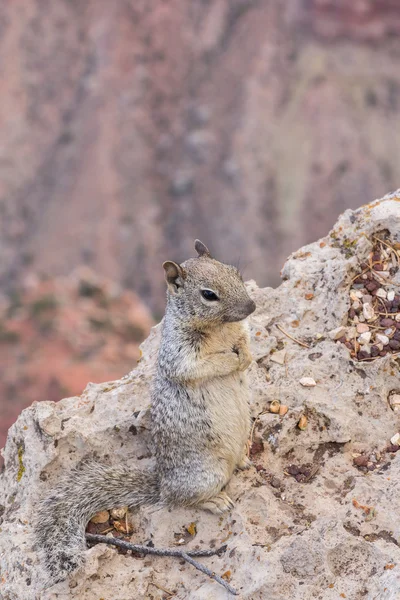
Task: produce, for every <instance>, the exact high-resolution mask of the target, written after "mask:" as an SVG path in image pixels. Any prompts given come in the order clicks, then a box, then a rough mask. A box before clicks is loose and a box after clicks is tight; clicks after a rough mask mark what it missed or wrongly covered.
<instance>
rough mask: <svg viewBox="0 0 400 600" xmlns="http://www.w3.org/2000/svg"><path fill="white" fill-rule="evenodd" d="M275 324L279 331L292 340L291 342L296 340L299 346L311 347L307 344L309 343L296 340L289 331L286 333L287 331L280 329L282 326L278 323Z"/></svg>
mask: <svg viewBox="0 0 400 600" xmlns="http://www.w3.org/2000/svg"><path fill="white" fill-rule="evenodd" d="M275 326H276V327H277V328H278V329H279V331H281V332H282V333H284V334H285V335H286V336H287V337H288V338H290V339H291V340H293V342H296V344H300V346H304V348H311V346H309V344H306V343H305V342H300V340H297V339H296V338H294V337H293V336H291V335H290V333H288V332H287V331H285V330H284V329H282V327H281V326H280V325H278V323H275Z"/></svg>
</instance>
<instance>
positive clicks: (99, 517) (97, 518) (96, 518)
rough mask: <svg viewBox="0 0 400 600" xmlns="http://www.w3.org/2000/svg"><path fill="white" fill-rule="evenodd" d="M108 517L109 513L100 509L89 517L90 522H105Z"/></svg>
mask: <svg viewBox="0 0 400 600" xmlns="http://www.w3.org/2000/svg"><path fill="white" fill-rule="evenodd" d="M109 518H110V513H109V512H108V510H101V511H100V512H98V513H96V514H95V515H93V517H92V518H91V519H90V522H91V523H106V522H107V521H108V519H109Z"/></svg>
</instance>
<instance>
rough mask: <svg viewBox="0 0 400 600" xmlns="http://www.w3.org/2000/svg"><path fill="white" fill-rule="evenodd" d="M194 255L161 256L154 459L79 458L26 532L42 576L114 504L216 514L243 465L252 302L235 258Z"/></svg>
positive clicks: (81, 543)
mask: <svg viewBox="0 0 400 600" xmlns="http://www.w3.org/2000/svg"><path fill="white" fill-rule="evenodd" d="M195 249H196V252H197V253H198V257H197V258H191V259H189V260H187V261H185V262H184V263H182V264H181V265H179V264H176V263H175V262H172V261H166V262H164V264H163V268H164V271H165V279H166V283H167V305H166V310H165V317H164V320H163V324H162V333H161V342H160V347H159V351H158V358H157V370H156V374H155V377H154V381H153V383H152V391H151V434H152V441H153V443H154V447H155V452H154V454H155V466H151V467H148V468H146V469H139V468H135V469H129V468H128V467H123V466H119V467H115V466H111V467H110V466H105V465H101V464H99V463H97V462H84V463H83V464H81V465H80V466H79V467H76V468H75V469H73V470H72V471H71V472H70V473H69V474H67V475H66V476H64V478H63V479H62V480H61V481H60V482H59V483H58V485H57V487H56V488H55V489H54V490H53V491H52V493H51V495H50V496H49V497H47V498H45V499H44V500H42V501H41V502H40V503H39V508H38V511H37V518H36V524H35V525H34V538H35V542H36V546H37V548H38V552H39V556H40V559H41V562H42V563H43V567H44V569H45V571H46V573H47V575H46V583H47V584H54V583H57V582H59V581H62V580H64V579H65V578H66V577H67V576H68V575H69V574H70V573H72V572H73V571H74V570H75V569H77V568H79V567H80V566H81V565H82V564H83V562H84V550H85V548H86V544H85V527H86V524H87V522H88V520H89V519H90V518H91V517H92V516H93V515H94V514H95V513H96V512H98V511H99V510H103V509H107V508H108V509H109V508H112V507H116V506H129V507H130V508H135V507H139V506H141V505H157V506H168V507H175V506H186V507H196V508H202V509H206V510H209V511H211V512H213V513H215V514H220V513H223V512H225V511H228V510H230V509H231V508H232V507H233V502H232V500H231V499H230V498H229V496H228V495H227V493H226V492H225V491H224V489H223V488H224V487H225V486H226V484H227V483H228V481H229V480H230V478H231V476H232V474H233V472H234V470H235V469H236V468H239V469H245V468H247V467H248V466H250V464H251V463H250V461H249V459H248V458H247V454H246V447H247V441H248V437H249V432H250V422H251V419H250V409H249V393H250V392H249V388H248V385H247V382H246V377H245V373H244V372H245V371H246V369H247V368H248V366H249V365H250V363H251V361H252V357H251V354H250V351H249V336H248V332H247V329H246V327H245V325H244V323H243V322H242V321H243V320H244V319H245V318H246V317H247V316H249V315H250V314H251V313H252V312H253V311H254V310H255V308H256V305H255V303H254V301H253V300H252V299H251V298H250V296H249V295H248V293H247V291H246V288H245V285H244V282H243V279H242V276H241V274H240V272H239V271H238V269H236V267H233V266H231V265H226V264H223V263H221V262H219V261H217V260H215V259H214V258H212V256H211V254H210V252H209V250H208V248H207V247H206V246H205V245H204V244H203V243H202V242H200V241H199V240H196V241H195Z"/></svg>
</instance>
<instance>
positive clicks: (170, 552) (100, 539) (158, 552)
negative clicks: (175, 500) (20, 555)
mask: <svg viewBox="0 0 400 600" xmlns="http://www.w3.org/2000/svg"><path fill="white" fill-rule="evenodd" d="M86 539H87V541H88V542H96V543H99V544H110V545H112V546H118V548H123V549H124V550H131V551H132V552H138V553H140V554H153V555H155V556H175V557H177V558H182V559H183V560H185V561H186V562H188V563H189V564H191V565H193V567H195V568H196V569H198V570H199V571H201V572H202V573H204V574H205V575H208V577H211V579H214V580H215V581H216V582H217V583H219V584H221V585H223V586H224V588H225V589H227V590H228V592H230V593H231V594H233V595H234V596H237V595H238V592H237V591H236V590H235V588H233V587H232V586H231V585H229V583H228V582H227V581H225V580H224V579H222V577H220V576H219V575H216V574H215V573H213V572H212V571H211V570H210V569H209V568H208V567H205V566H204V565H202V564H200V563H199V562H197V560H194V559H193V558H192V556H215V555H216V556H221V554H222V553H223V552H225V550H226V544H225V545H224V546H221V547H220V548H217V550H188V551H187V552H185V551H183V550H179V549H178V548H151V547H150V546H142V545H140V544H131V543H130V542H126V541H125V540H120V539H118V538H114V537H107V536H105V535H96V534H93V533H87V534H86Z"/></svg>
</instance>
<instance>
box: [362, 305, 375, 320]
mask: <svg viewBox="0 0 400 600" xmlns="http://www.w3.org/2000/svg"><path fill="white" fill-rule="evenodd" d="M363 315H364V317H365V319H366V320H367V321H369V320H371V319H373V318H374V317H375V311H374V309H373V307H372V304H370V303H369V302H366V303H365V304H363Z"/></svg>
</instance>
